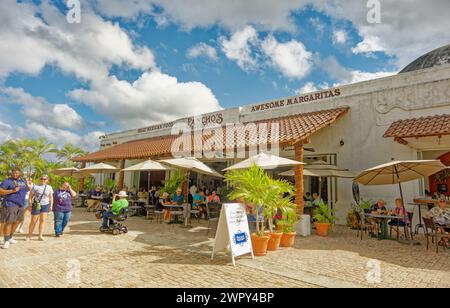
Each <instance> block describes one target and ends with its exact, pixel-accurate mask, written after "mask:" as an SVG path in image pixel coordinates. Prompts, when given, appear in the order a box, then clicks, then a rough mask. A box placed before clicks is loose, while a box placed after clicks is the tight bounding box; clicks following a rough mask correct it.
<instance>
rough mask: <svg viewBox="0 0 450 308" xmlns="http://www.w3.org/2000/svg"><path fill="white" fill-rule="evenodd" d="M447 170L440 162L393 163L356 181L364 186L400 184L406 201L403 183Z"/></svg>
mask: <svg viewBox="0 0 450 308" xmlns="http://www.w3.org/2000/svg"><path fill="white" fill-rule="evenodd" d="M445 168H446V166H445V165H444V164H443V163H442V162H441V161H439V160H412V161H393V162H390V163H387V164H383V165H380V166H377V167H373V168H370V169H368V170H366V171H363V172H362V173H361V174H360V175H358V176H357V177H356V178H355V180H354V181H355V182H357V183H360V184H363V185H391V184H398V186H399V189H400V196H401V198H402V200H404V199H403V190H402V185H401V183H404V182H409V181H414V180H418V179H421V178H426V177H429V176H431V175H433V174H435V173H438V172H440V171H442V170H444V169H445Z"/></svg>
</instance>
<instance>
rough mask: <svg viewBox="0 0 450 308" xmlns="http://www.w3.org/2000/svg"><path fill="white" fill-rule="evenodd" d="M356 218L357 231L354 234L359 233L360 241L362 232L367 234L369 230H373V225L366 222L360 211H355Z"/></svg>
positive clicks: (357, 234)
mask: <svg viewBox="0 0 450 308" xmlns="http://www.w3.org/2000/svg"><path fill="white" fill-rule="evenodd" d="M356 220H357V221H358V232H357V233H356V236H357V237H358V236H359V235H360V234H361V241H362V240H363V234H364V232H365V233H366V234H367V233H369V231H371V232H373V231H374V225H373V224H371V223H369V222H367V221H366V218H365V216H364V215H363V214H362V213H356Z"/></svg>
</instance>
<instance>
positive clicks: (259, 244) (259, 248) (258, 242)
mask: <svg viewBox="0 0 450 308" xmlns="http://www.w3.org/2000/svg"><path fill="white" fill-rule="evenodd" d="M269 239H270V236H268V235H265V236H258V235H256V234H252V247H253V254H254V255H255V256H258V257H263V256H265V255H266V254H267V245H268V244H269Z"/></svg>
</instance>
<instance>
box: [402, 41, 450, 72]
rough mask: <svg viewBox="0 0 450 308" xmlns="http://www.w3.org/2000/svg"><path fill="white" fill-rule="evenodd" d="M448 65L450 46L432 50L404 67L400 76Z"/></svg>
mask: <svg viewBox="0 0 450 308" xmlns="http://www.w3.org/2000/svg"><path fill="white" fill-rule="evenodd" d="M447 63H449V64H450V45H446V46H444V47H441V48H438V49H436V50H433V51H431V52H429V53H427V54H425V55H423V56H421V57H420V58H418V59H417V60H415V61H414V62H412V63H411V64H409V65H408V66H407V67H405V68H404V69H403V70H402V71H401V72H400V74H402V73H408V72H413V71H418V70H421V69H424V68H430V67H433V66H438V65H442V64H447Z"/></svg>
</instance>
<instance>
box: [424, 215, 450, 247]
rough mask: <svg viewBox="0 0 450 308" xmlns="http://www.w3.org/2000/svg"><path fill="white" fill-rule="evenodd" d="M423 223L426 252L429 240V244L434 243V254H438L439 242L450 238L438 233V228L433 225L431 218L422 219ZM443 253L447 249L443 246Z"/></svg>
mask: <svg viewBox="0 0 450 308" xmlns="http://www.w3.org/2000/svg"><path fill="white" fill-rule="evenodd" d="M423 222H424V224H425V237H426V238H427V250H428V249H429V248H430V238H431V243H435V242H436V253H438V252H439V242H441V241H443V240H444V238H448V237H450V235H448V234H443V233H440V232H439V228H438V227H437V226H436V224H435V223H434V221H433V219H431V218H423ZM443 249H444V251H445V250H447V247H445V245H443Z"/></svg>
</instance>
